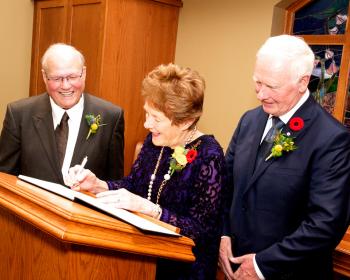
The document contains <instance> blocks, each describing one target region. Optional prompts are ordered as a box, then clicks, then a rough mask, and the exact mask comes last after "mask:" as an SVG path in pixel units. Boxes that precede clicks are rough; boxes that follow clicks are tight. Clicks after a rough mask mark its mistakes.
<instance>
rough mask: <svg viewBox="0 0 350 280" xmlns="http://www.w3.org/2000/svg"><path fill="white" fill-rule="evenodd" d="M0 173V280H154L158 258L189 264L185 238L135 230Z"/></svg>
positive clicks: (190, 253) (189, 254) (188, 250)
mask: <svg viewBox="0 0 350 280" xmlns="http://www.w3.org/2000/svg"><path fill="white" fill-rule="evenodd" d="M19 182H20V181H19V180H17V178H16V177H14V176H12V175H8V174H4V173H0V260H1V261H0V275H1V276H0V277H1V279H154V276H155V271H156V261H157V258H168V259H173V260H178V261H186V262H190V261H193V260H194V256H193V254H192V250H191V249H192V246H194V243H193V241H192V240H191V239H189V238H186V237H167V236H161V235H154V234H149V233H143V232H141V231H140V230H138V229H137V228H135V227H133V226H131V225H129V224H126V223H124V222H122V221H119V220H117V219H115V218H112V217H109V216H107V215H105V214H102V213H100V212H97V211H95V210H93V209H90V208H88V207H85V206H84V205H80V204H78V203H75V202H72V201H69V200H67V199H65V198H62V197H60V196H57V195H55V194H52V193H49V192H47V191H45V190H42V189H40V188H37V187H35V186H32V185H30V184H28V183H24V182H20V183H19Z"/></svg>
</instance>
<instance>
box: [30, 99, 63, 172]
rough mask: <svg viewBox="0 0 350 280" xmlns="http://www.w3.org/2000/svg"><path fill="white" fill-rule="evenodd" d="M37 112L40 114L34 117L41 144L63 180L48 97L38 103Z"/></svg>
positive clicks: (50, 162) (55, 170) (33, 120)
mask: <svg viewBox="0 0 350 280" xmlns="http://www.w3.org/2000/svg"><path fill="white" fill-rule="evenodd" d="M37 112H38V113H37V114H35V115H33V117H32V122H33V125H34V127H35V129H36V132H37V134H38V136H39V139H40V143H41V145H42V146H43V148H44V150H45V152H46V155H47V158H48V162H49V164H50V165H51V167H52V169H53V170H54V172H55V173H56V175H57V176H58V178H62V174H61V172H60V167H59V165H58V155H57V147H56V140H55V135H54V127H53V120H52V111H51V105H50V101H49V97H48V95H44V96H43V98H42V99H41V100H40V102H38V108H37Z"/></svg>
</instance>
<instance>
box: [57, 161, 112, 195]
mask: <svg viewBox="0 0 350 280" xmlns="http://www.w3.org/2000/svg"><path fill="white" fill-rule="evenodd" d="M64 179H65V183H66V185H67V186H69V187H70V188H71V189H72V190H74V191H88V192H91V193H94V194H97V193H99V192H104V191H108V185H107V183H106V182H105V181H102V180H100V179H98V178H97V177H96V175H95V174H94V173H92V172H91V171H90V170H89V169H85V168H82V167H81V165H75V166H74V167H71V168H70V169H69V171H68V175H67V176H66V177H65V178H64Z"/></svg>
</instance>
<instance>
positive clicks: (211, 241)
mask: <svg viewBox="0 0 350 280" xmlns="http://www.w3.org/2000/svg"><path fill="white" fill-rule="evenodd" d="M198 141H200V142H199V144H198ZM195 145H198V146H197V148H196V149H197V152H198V155H197V157H196V158H195V159H194V161H193V162H192V163H188V164H187V165H186V167H185V168H184V169H183V170H181V171H179V172H176V171H175V172H174V174H173V175H172V176H171V178H170V180H169V181H168V182H167V183H166V184H165V186H164V188H163V190H162V192H161V194H160V198H159V205H160V206H161V207H162V210H163V212H162V216H161V218H160V220H161V221H164V222H167V223H169V224H172V225H174V226H176V227H179V228H180V229H181V234H182V235H184V236H187V237H190V238H192V239H193V240H194V242H195V247H194V248H193V253H194V255H195V257H196V261H195V262H194V263H192V264H191V263H190V264H188V263H182V262H175V261H169V260H159V261H158V264H157V279H215V273H216V267H217V261H218V252H219V243H220V235H221V221H222V208H223V204H224V202H223V199H224V198H225V192H226V191H224V189H223V188H224V184H223V181H224V170H225V166H224V164H225V163H224V161H225V159H224V155H223V151H222V148H221V147H220V145H219V144H218V142H217V141H216V140H215V139H214V137H213V136H209V135H203V136H201V137H199V138H197V139H196V140H194V141H192V142H191V143H189V144H188V145H187V146H186V148H191V147H193V146H195ZM160 150H161V147H158V146H155V145H153V143H152V137H151V134H149V135H148V136H147V138H146V140H145V142H144V144H143V147H142V149H141V152H140V154H139V156H138V158H137V160H136V161H135V163H134V165H133V167H132V170H131V173H130V175H129V176H127V177H124V178H123V179H121V180H118V181H109V182H107V183H108V186H109V189H110V190H114V189H119V188H126V189H128V190H129V191H131V192H133V193H135V194H138V195H140V196H142V197H144V198H146V197H147V192H148V185H149V181H150V177H151V174H152V173H153V172H154V168H155V166H156V162H157V160H158V157H159V154H160ZM172 153H173V150H172V149H171V148H169V147H165V148H164V151H163V156H162V158H161V160H160V164H159V168H158V171H157V174H156V179H155V180H154V182H153V189H152V197H151V200H152V202H156V199H157V193H158V189H159V186H160V184H161V182H162V181H163V176H164V174H166V173H167V171H168V169H169V160H170V157H171V154H172Z"/></svg>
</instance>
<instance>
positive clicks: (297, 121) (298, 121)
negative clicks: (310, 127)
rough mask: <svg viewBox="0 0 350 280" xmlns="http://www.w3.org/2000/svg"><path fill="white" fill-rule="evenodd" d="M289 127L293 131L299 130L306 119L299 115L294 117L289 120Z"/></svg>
mask: <svg viewBox="0 0 350 280" xmlns="http://www.w3.org/2000/svg"><path fill="white" fill-rule="evenodd" d="M289 127H290V129H291V130H293V131H299V130H301V129H302V128H303V127H304V120H303V119H302V118H299V117H294V118H292V119H291V120H290V121H289Z"/></svg>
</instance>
